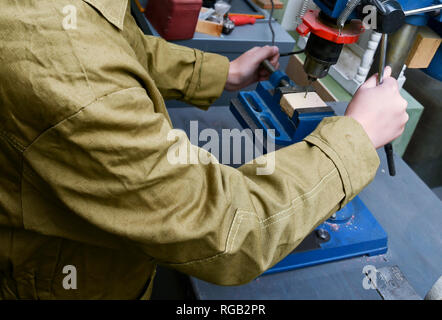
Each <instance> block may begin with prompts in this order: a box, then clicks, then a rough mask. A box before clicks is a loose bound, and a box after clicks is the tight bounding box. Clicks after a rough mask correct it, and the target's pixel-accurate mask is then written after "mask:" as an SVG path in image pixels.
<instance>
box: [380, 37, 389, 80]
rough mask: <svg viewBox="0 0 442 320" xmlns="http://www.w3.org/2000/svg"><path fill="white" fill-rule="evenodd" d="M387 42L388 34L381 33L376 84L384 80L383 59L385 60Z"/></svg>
mask: <svg viewBox="0 0 442 320" xmlns="http://www.w3.org/2000/svg"><path fill="white" fill-rule="evenodd" d="M387 42H388V34H386V33H383V34H382V39H381V52H380V53H381V55H380V59H379V73H378V85H381V84H382V83H383V82H384V69H385V61H386V60H387Z"/></svg>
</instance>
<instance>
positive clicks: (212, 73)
mask: <svg viewBox="0 0 442 320" xmlns="http://www.w3.org/2000/svg"><path fill="white" fill-rule="evenodd" d="M195 55H196V62H195V67H194V72H193V76H192V79H191V81H190V84H189V86H188V89H187V92H186V96H185V98H184V99H185V100H186V101H187V102H189V103H191V104H193V105H195V106H198V107H203V108H204V107H209V106H210V105H211V104H213V103H214V102H215V100H216V99H218V98H219V97H220V96H221V94H222V93H223V91H224V87H225V85H226V81H227V76H228V74H229V68H230V62H229V59H227V58H226V57H224V56H221V55H218V54H214V53H206V52H202V51H199V50H195Z"/></svg>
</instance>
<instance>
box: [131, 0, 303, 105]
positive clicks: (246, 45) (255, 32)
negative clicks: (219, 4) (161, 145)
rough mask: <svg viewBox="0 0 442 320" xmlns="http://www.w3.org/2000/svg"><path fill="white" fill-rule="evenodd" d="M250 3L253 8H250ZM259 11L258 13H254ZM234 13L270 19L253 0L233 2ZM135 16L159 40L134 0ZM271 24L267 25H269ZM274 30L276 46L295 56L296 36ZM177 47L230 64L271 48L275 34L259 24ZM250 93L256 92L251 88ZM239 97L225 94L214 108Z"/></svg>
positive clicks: (265, 24)
mask: <svg viewBox="0 0 442 320" xmlns="http://www.w3.org/2000/svg"><path fill="white" fill-rule="evenodd" d="M140 3H141V4H142V5H145V4H146V3H147V1H146V0H140ZM247 3H249V4H250V6H249V5H248V4H247ZM252 7H253V8H255V9H252ZM231 12H235V13H252V14H263V15H265V16H267V17H268V12H267V11H266V10H262V9H260V8H258V7H257V6H256V5H255V4H253V3H252V2H251V1H250V0H235V1H233V2H232V10H231ZM132 15H133V16H134V18H135V20H136V22H137V24H138V26H139V27H140V28H141V30H143V32H144V33H145V34H147V35H153V36H157V37H158V36H159V34H158V32H157V31H156V30H155V28H153V26H152V25H151V24H150V23H149V21H148V20H147V19H146V17H145V16H144V14H143V13H141V12H140V11H139V10H138V8H137V6H136V5H135V4H134V0H132ZM265 21H267V22H265ZM272 25H273V29H274V31H275V45H276V46H278V47H279V50H280V52H291V51H292V50H293V48H294V46H295V40H294V39H293V38H292V36H291V35H290V34H289V33H288V32H287V31H285V30H284V29H283V28H282V27H281V25H280V24H279V23H277V22H276V21H274V22H273V24H272ZM172 42H173V43H176V44H179V45H182V46H186V47H190V48H195V49H199V50H203V51H206V52H212V53H217V54H220V55H223V56H226V57H227V58H229V59H230V60H233V59H236V58H237V57H239V56H240V55H241V54H243V53H244V52H246V51H247V50H250V49H252V48H253V47H256V46H260V47H261V46H265V45H271V43H272V33H271V31H270V28H269V25H268V19H267V20H258V21H257V22H256V23H255V24H254V25H244V26H240V27H236V28H235V30H233V32H232V33H231V34H229V35H221V37H219V38H218V37H215V36H211V35H207V34H203V33H198V32H196V33H195V34H194V37H193V38H192V39H189V40H177V41H172ZM289 58H290V57H281V59H280V61H279V62H280V64H281V70H285V68H286V67H287V65H288V62H289ZM248 89H250V90H252V89H254V87H253V86H250V87H249V88H248ZM234 96H235V93H232V92H227V91H225V92H224V93H223V94H222V96H221V97H220V98H219V99H218V100H217V101H215V102H214V104H213V105H214V106H225V105H227V104H229V102H230V100H231V99H232V98H233V97H234ZM167 106H168V107H170V108H173V107H185V106H189V105H187V104H185V103H183V102H180V101H175V100H171V101H168V102H167Z"/></svg>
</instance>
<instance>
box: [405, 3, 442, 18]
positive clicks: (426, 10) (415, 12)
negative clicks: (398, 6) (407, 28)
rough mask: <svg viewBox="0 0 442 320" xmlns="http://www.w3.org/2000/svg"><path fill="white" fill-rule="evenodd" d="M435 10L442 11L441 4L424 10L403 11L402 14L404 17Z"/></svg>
mask: <svg viewBox="0 0 442 320" xmlns="http://www.w3.org/2000/svg"><path fill="white" fill-rule="evenodd" d="M436 10H442V4H436V5H434V6H429V7H425V8H420V9H413V10H408V11H404V14H405V16H412V15H415V14H419V13H425V12H431V11H436Z"/></svg>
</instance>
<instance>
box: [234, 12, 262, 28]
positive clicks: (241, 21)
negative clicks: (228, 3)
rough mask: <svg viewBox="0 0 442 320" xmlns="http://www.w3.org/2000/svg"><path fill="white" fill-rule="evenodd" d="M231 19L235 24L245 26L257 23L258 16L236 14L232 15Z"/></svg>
mask: <svg viewBox="0 0 442 320" xmlns="http://www.w3.org/2000/svg"><path fill="white" fill-rule="evenodd" d="M229 18H230V20H232V21H233V23H234V24H235V26H243V25H245V24H255V22H256V18H254V17H247V16H239V15H238V16H236V15H233V14H232V15H230V16H229Z"/></svg>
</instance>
